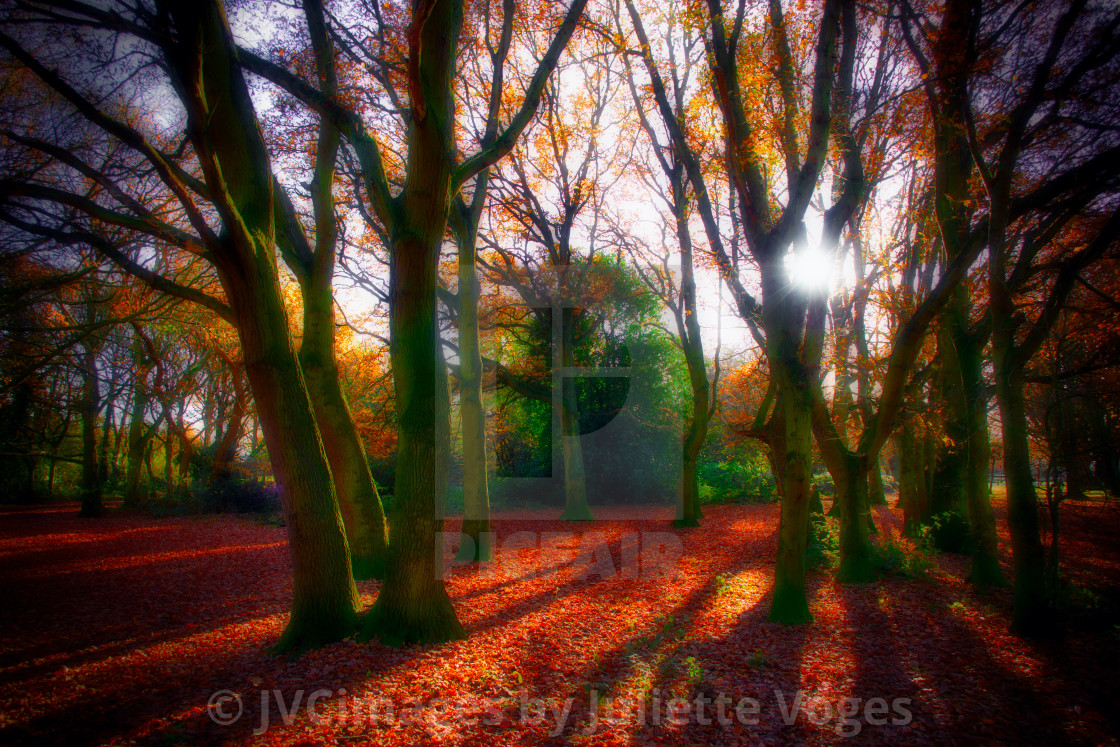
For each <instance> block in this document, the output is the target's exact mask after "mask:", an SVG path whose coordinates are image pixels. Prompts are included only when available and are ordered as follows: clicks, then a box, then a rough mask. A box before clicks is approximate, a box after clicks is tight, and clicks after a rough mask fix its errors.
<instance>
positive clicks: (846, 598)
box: [0, 500, 1120, 745]
mask: <svg viewBox="0 0 1120 747" xmlns="http://www.w3.org/2000/svg"><path fill="white" fill-rule="evenodd" d="M998 503H999V502H998V500H997V504H998ZM876 511H877V516H876V518H877V521H878V524H879V526H880V527H881V528H882V530H883V533H882V534H881V535H880V541H883V540H885V538H886V537H892V538H893V537H895V536H897V533H898V528H899V525H900V514H899V512H898V511H897V510H895V509H889V508H886V507H879V508H877V509H876ZM706 512H707V515H706V517H705V519H704V522H703V524H704V526H703V527H702V528H700V529H690V530H681V531H676V532H673V533H672V534H665V533H667V532H672V530H671V529H669V524H668V522H667V520H666V519H667V518H670V517H669V516H668V515H667V514H666V515H665V516H663V517H656V516H654V517H649V518H646V519H645V520H634V519H629V520H621V519H616V520H611V521H597V522H594V523H590V524H579V525H573V524H566V523H561V522H556V521H548V520H542V519H541V518H540V515H524V514H523V515H515V516H507V517H503V518H502V519H501V520H500V521H498V522H496V529H497V531H498V535H499V539H500V544H501V546H502V547H503V549H504V550H505V551H506V555H505V557H504V558H503V557H502V556H501V555H500V556H499V558H500V559H501V562H498V563H496V564H495V565H494V566H491V567H492V569H493V570H491V571H487V572H480V571H479V570H478V569H477V568H469V569H463V568H456V569H453V570H450V571H449V576H450V578H449V580H448V590H449V593H450V595H451V598H452V600H453V601H454V603H455V607H456V610H457V611H458V614H459V618H460V620H461V621H462V623H463V625H464V627H465V628H466V630H467V632H468V634H469V638H468V639H467V640H464V641H456V642H452V643H448V644H444V645H438V646H427V647H412V648H404V649H396V648H389V647H386V646H382V645H380V644H377V643H360V642H355V641H344V642H342V643H338V644H336V645H332V646H328V647H326V648H324V649H321V650H319V651H315V652H311V653H308V654H306V655H304V656H302V657H301V658H298V659H296V660H285V659H281V658H275V657H273V656H270V655H269V654H268V652H267V650H268V647H269V646H271V645H273V644H274V643H275V642H276V640H277V639H278V638H279V636H280V632H281V630H282V628H283V626H284V622H285V619H286V609H287V607H288V603H289V599H290V594H291V582H290V577H289V563H288V555H287V547H286V542H285V535H284V530H283V529H280V528H277V527H275V526H270V525H268V524H267V523H265V522H261V521H254V520H252V519H247V518H237V517H232V516H222V517H196V518H169V519H153V518H149V517H142V516H134V515H133V516H130V515H125V514H111V515H110V516H109V517H108V518H105V519H101V520H97V521H90V520H82V519H78V518H76V507H75V506H73V505H48V506H36V507H6V508H4V509H0V743H5V744H50V743H67V744H75V743H107V744H132V743H139V744H200V743H203V744H212V743H235V744H241V743H250V744H251V743H264V744H271V743H277V744H320V743H326V744H334V743H354V744H358V743H363V742H367V741H369V742H374V743H377V744H402V745H404V744H427V743H447V744H463V743H473V744H530V743H575V744H649V743H666V744H679V743H714V744H795V743H805V744H825V743H841V742H844V741H846V737H848V736H856V739H855V740H853V741H855V742H856V743H860V744H864V743H883V744H927V743H928V744H953V743H958V744H975V743H981V742H982V743H986V744H1000V743H1003V744H1023V743H1034V744H1051V743H1074V744H1116V743H1117V742H1116V737H1115V735H1116V734H1118V733H1120V710H1118V705H1120V697H1118V695H1120V680H1118V678H1117V672H1118V671H1120V667H1118V663H1120V626H1116V625H1115V623H1116V622H1117V618H1116V617H1115V612H1116V607H1115V603H1116V601H1117V590H1118V589H1120V507H1117V506H1116V505H1115V503H1114V504H1113V505H1110V506H1102V505H1101V504H1099V503H1095V504H1072V505H1066V506H1064V507H1063V512H1064V513H1063V536H1064V538H1065V539H1064V541H1063V544H1062V547H1063V560H1064V563H1065V567H1066V569H1067V572H1068V578H1069V579H1070V580H1071V581H1072V582H1073V583H1074V584H1075V588H1076V589H1078V590H1077V591H1075V592H1074V593H1073V594H1072V595H1071V600H1072V601H1071V602H1070V604H1071V605H1072V609H1073V613H1074V614H1073V615H1072V617H1071V622H1069V623H1068V624H1067V625H1066V629H1065V632H1064V635H1063V636H1062V637H1061V638H1059V639H1056V640H1050V641H1045V642H1028V641H1023V640H1020V639H1017V638H1015V637H1013V636H1011V635H1009V634H1008V633H1007V627H1008V619H1009V611H1010V604H1011V596H1010V592H1008V591H1006V590H1000V591H994V592H987V593H978V592H976V591H973V590H972V589H971V588H970V587H969V586H968V585H967V584H966V583H965V582H964V580H963V579H964V577H965V576H966V574H967V570H968V561H967V558H964V557H960V556H953V555H945V554H942V555H938V556H937V558H936V563H935V566H934V568H933V569H932V570H930V571H928V572H925V573H922V572H920V571H921V569H920V568H919V569H917V570H918V571H919V572H918V573H916V575H911V576H904V575H899V574H889V575H886V576H884V578H883V579H882V580H881V581H878V582H876V583H873V584H866V585H859V586H841V585H838V584H836V583H835V582H834V581H833V579H832V577H831V574H830V573H829V572H827V571H823V570H817V571H814V572H812V573H811V574H810V576H809V584H808V586H809V599H810V608H811V610H812V613H813V615H814V617H815V618H816V620H815V622H814V623H812V624H809V625H800V626H793V627H783V626H781V625H777V624H773V623H770V622H768V621H767V612H768V610H769V606H770V587H771V584H772V581H773V572H774V571H773V568H774V556H775V552H776V545H777V536H776V527H777V518H778V507H777V506H776V505H749V506H711V507H707V508H706ZM997 513H998V514H999V516H1000V527H1001V532H1003V533H1004V534H1003V537H1002V540H1003V551H1004V554H1005V556H1006V555H1007V554H1008V552H1009V551H1008V547H1009V544H1008V541H1007V536H1006V522H1005V510H1004V507H1003V506H1002V505H997ZM597 514H599V518H600V519H609V518H610V517H611V515H612V512H611V511H609V510H606V509H602V510H599V511H597ZM449 524H453V523H452V522H449ZM452 528H453V527H452ZM573 533H574V534H573ZM593 533H601V534H593ZM643 533H644V534H643ZM674 538H679V540H680V543H681V545H680V547H679V549H680V550H681V556H680V558H679V559H678V560H674V553H675V549H674V543H675V542H676V540H675V539H674ZM600 540H605V541H606V542H607V543H608V544H609V546H610V552H611V554H610V555H609V556H608V555H606V553H605V552H604V551H603V549H602V548H603V546H602V545H601V544H599V542H600ZM634 541H636V542H637V543H638V545H635V544H633V542H634ZM642 543H645V546H646V547H645V555H644V556H643V557H642V560H644V561H651V560H654V559H657V558H660V559H661V560H662V561H663V562H662V563H661V570H663V571H669V572H675V573H676V574H677V577H676V578H674V579H666V578H658V579H652V578H647V577H643V576H642V575H641V573H640V571H642V570H646V571H650V570H656V569H657V565H655V564H654V563H652V562H646V565H645V567H644V569H643V568H642V567H641V566H640V565H638V563H637V561H636V560H635V558H636V554H635V551H634V548H635V547H637V546H640V545H641V544H642ZM542 545H543V549H542ZM517 546H525V547H526V548H527V549H524V550H522V551H520V554H519V555H518V557H517V558H514V557H513V552H514V550H515V548H516V547H517ZM903 546H905V542H904V543H903ZM580 548H582V551H581V553H577V552H576V551H577V550H579V549H580ZM596 548H599V550H598V551H596ZM658 553H660V555H658ZM573 556H578V557H577V560H576V561H575V563H574V565H573ZM450 557H451V554H450V549H449V550H448V554H447V558H448V559H450ZM1006 560H1008V561H1009V558H1007V559H1006ZM585 561H593V565H594V568H592V569H591V570H593V571H594V573H591V574H588V577H587V578H586V579H584V580H578V579H574V578H573V576H575V575H578V574H577V573H576V572H575V570H574V569H578V568H583V569H584V570H585V571H586V570H587V569H588V566H587V565H586V564H585ZM557 568H558V569H559V570H558V572H553V573H549V572H543V573H533V571H535V570H536V571H540V570H544V571H548V570H550V569H553V570H555V569H557ZM912 570H914V569H913V568H912ZM612 571H613V572H612ZM1005 571H1006V572H1007V573H1008V574H1009V575H1010V571H1011V569H1010V565H1009V563H1007V564H1005ZM634 576H637V577H636V578H635V577H634ZM359 589H360V591H361V594H362V600H363V602H364V603H367V604H368V603H370V602H372V600H373V598H374V596H375V595H376V593H377V584H376V583H375V582H362V583H360V584H359ZM698 698H700V700H697V699H698ZM686 700H687V704H686V703H685V701H686ZM639 704H640V705H639ZM670 709H671V710H670ZM255 732H256V733H255ZM857 735H858V736H857Z"/></svg>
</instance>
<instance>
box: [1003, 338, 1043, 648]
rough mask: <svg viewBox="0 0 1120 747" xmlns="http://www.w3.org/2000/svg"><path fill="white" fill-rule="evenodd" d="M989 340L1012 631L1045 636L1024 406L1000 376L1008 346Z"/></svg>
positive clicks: (1010, 380) (1011, 375)
mask: <svg viewBox="0 0 1120 747" xmlns="http://www.w3.org/2000/svg"><path fill="white" fill-rule="evenodd" d="M1003 337H1004V335H1002V334H996V335H994V336H993V339H992V343H993V358H994V359H995V366H996V395H997V397H998V398H999V409H1000V418H1001V420H1002V422H1003V454H1004V457H1003V470H1004V480H1005V482H1006V485H1007V523H1008V525H1009V526H1010V528H1011V548H1012V550H1013V552H1014V555H1015V605H1014V616H1013V620H1012V630H1014V631H1015V632H1017V633H1022V634H1025V635H1030V634H1035V633H1042V632H1047V631H1048V629H1049V627H1050V622H1051V620H1050V597H1049V593H1048V588H1047V584H1046V554H1045V552H1044V551H1043V548H1042V541H1041V539H1040V535H1039V527H1038V496H1037V495H1036V494H1035V488H1034V477H1033V476H1032V474H1031V456H1030V442H1029V440H1028V436H1027V414H1026V403H1025V402H1024V399H1023V389H1022V382H1021V380H1020V379H1019V374H1018V373H1017V372H1015V371H1007V370H1005V365H1004V361H1005V360H1006V358H1007V350H1008V348H1009V347H1010V340H1004V339H1002V338H1003Z"/></svg>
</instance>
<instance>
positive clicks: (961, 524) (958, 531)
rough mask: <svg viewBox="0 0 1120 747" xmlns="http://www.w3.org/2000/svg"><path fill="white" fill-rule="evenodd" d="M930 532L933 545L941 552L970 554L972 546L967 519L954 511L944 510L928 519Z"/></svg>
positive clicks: (970, 531)
mask: <svg viewBox="0 0 1120 747" xmlns="http://www.w3.org/2000/svg"><path fill="white" fill-rule="evenodd" d="M929 530H930V534H931V536H932V538H933V545H934V547H936V548H937V549H938V550H940V551H941V552H952V553H958V554H961V555H968V554H971V553H972V551H973V548H974V544H973V541H972V529H971V527H969V525H968V519H966V518H965V517H964V516H962V515H961V514H960V513H958V512H956V511H946V512H944V513H940V514H937V515H936V516H934V517H932V518H931V519H930V524H929Z"/></svg>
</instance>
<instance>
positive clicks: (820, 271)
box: [785, 248, 833, 291]
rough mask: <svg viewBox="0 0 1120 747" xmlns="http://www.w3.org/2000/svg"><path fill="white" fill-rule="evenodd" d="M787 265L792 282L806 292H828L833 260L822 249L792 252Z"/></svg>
mask: <svg viewBox="0 0 1120 747" xmlns="http://www.w3.org/2000/svg"><path fill="white" fill-rule="evenodd" d="M785 265H786V272H788V273H789V279H790V282H791V283H793V284H794V285H796V286H798V287H799V288H802V289H804V290H806V291H825V290H828V288H829V285H830V283H831V282H832V270H833V267H832V258H831V257H829V256H828V255H827V254H825V253H824V252H823V251H821V250H820V249H815V248H813V249H802V250H801V251H798V252H794V251H790V252H789V253H788V254H787V255H786V257H785Z"/></svg>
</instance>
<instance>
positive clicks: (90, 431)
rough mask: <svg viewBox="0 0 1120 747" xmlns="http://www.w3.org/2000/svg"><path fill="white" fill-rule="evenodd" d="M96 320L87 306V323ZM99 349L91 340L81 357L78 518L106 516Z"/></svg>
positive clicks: (89, 305)
mask: <svg viewBox="0 0 1120 747" xmlns="http://www.w3.org/2000/svg"><path fill="white" fill-rule="evenodd" d="M96 319H97V312H96V309H95V304H93V303H87V304H86V322H87V323H89V324H93V323H94V322H95V321H96ZM99 348H100V346H99V345H98V344H96V343H95V342H94V341H93V338H92V337H91V338H88V339H87V342H86V349H85V352H84V353H83V354H82V398H81V412H82V476H81V500H82V508H81V511H79V512H78V515H79V516H87V517H96V516H101V515H102V514H103V513H104V508H103V506H102V504H101V476H100V474H99V472H100V470H99V469H98V464H97V413H98V410H99V409H100V403H99V401H98V396H99V395H98V382H97V354H98V352H99Z"/></svg>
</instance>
